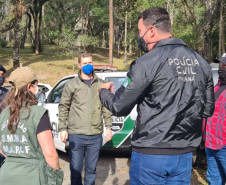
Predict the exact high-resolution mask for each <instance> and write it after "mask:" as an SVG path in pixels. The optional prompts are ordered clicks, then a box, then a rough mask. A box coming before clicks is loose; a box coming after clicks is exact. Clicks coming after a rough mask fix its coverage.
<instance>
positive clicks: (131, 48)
mask: <svg viewBox="0 0 226 185" xmlns="http://www.w3.org/2000/svg"><path fill="white" fill-rule="evenodd" d="M131 29H132V23H131V21H129V30H130V31H131ZM132 52H133V46H132V38H131V36H130V38H129V55H130V56H131V55H132Z"/></svg>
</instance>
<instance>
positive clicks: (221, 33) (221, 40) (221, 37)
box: [218, 0, 225, 57]
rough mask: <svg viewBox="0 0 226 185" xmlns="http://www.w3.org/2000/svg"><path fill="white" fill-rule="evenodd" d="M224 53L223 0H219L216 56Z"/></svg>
mask: <svg viewBox="0 0 226 185" xmlns="http://www.w3.org/2000/svg"><path fill="white" fill-rule="evenodd" d="M223 53H225V33H224V2H223V0H221V5H220V21H219V53H218V57H221V55H222V54H223Z"/></svg>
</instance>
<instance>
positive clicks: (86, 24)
mask: <svg viewBox="0 0 226 185" xmlns="http://www.w3.org/2000/svg"><path fill="white" fill-rule="evenodd" d="M89 6H90V1H89V0H88V7H87V13H86V23H85V34H87V30H88V24H89V11H90V10H89Z"/></svg>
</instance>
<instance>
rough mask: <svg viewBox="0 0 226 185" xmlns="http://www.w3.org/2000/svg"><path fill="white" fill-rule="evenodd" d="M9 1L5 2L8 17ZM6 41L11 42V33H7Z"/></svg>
mask: <svg viewBox="0 0 226 185" xmlns="http://www.w3.org/2000/svg"><path fill="white" fill-rule="evenodd" d="M9 6H10V5H9V0H5V13H6V16H8V14H9ZM6 41H7V42H10V41H11V39H10V31H7V32H6Z"/></svg>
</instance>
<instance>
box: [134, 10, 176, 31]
mask: <svg viewBox="0 0 226 185" xmlns="http://www.w3.org/2000/svg"><path fill="white" fill-rule="evenodd" d="M141 18H143V23H144V25H145V26H146V27H148V26H151V25H153V26H155V27H156V28H157V29H158V30H160V31H162V32H166V33H171V32H172V31H171V21H170V17H169V13H168V12H167V11H166V9H165V8H160V7H155V8H149V9H147V10H145V11H143V12H142V13H141V14H140V15H139V17H138V21H139V20H140V19H141Z"/></svg>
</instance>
